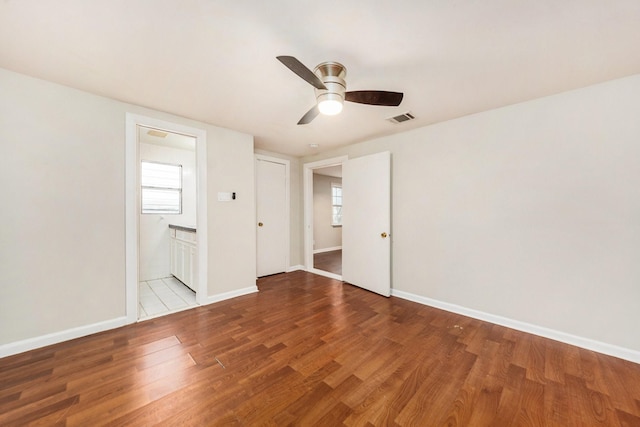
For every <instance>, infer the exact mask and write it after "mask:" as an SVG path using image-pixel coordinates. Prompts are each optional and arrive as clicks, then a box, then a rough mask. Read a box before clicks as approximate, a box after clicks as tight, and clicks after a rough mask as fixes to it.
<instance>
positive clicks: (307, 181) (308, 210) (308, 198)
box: [302, 156, 349, 280]
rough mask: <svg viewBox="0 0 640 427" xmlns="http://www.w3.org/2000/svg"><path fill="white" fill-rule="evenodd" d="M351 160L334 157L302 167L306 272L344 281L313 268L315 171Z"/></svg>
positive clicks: (334, 275)
mask: <svg viewBox="0 0 640 427" xmlns="http://www.w3.org/2000/svg"><path fill="white" fill-rule="evenodd" d="M347 160H349V156H339V157H332V158H330V159H324V160H318V161H316V162H311V163H305V164H304V165H303V167H302V181H303V198H304V268H305V270H306V271H309V272H311V273H315V274H318V275H321V276H326V277H330V278H332V279H337V280H342V276H341V275H339V274H335V273H330V272H328V271H323V270H317V269H316V268H314V267H313V170H314V169H322V168H326V167H329V166H342V164H343V163H344V162H346V161H347Z"/></svg>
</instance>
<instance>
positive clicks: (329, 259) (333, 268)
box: [313, 249, 342, 276]
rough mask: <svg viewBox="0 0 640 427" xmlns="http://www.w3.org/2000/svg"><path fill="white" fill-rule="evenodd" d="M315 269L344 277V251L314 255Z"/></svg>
mask: <svg viewBox="0 0 640 427" xmlns="http://www.w3.org/2000/svg"><path fill="white" fill-rule="evenodd" d="M313 268H317V269H318V270H322V271H328V272H329V273H334V274H338V275H340V276H342V249H339V250H337V251H329V252H320V253H317V254H314V255H313Z"/></svg>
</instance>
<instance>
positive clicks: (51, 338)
mask: <svg viewBox="0 0 640 427" xmlns="http://www.w3.org/2000/svg"><path fill="white" fill-rule="evenodd" d="M127 323H128V322H127V318H126V317H124V316H123V317H118V318H116V319H112V320H106V321H104V322H98V323H94V324H91V325H85V326H78V327H77V328H71V329H67V330H65V331H60V332H54V333H51V334H47V335H41V336H39V337H35V338H29V339H26V340H22V341H16V342H12V343H9V344H4V345H1V346H0V358H1V357H7V356H12V355H14V354H18V353H23V352H25V351H29V350H34V349H36V348H41V347H46V346H48V345H52V344H58V343H61V342H64V341H69V340H72V339H76V338H80V337H84V336H87V335H91V334H95V333H98V332H103V331H107V330H109V329H115V328H119V327H121V326H124V325H126V324H127Z"/></svg>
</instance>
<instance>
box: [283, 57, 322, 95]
mask: <svg viewBox="0 0 640 427" xmlns="http://www.w3.org/2000/svg"><path fill="white" fill-rule="evenodd" d="M276 58H277V59H278V61H280V62H282V63H283V64H284V66H285V67H287V68H288V69H290V70H291V71H293V72H294V73H296V74H297V75H298V76H300V77H301V78H302V79H303V80H304V81H306V82H307V83H309V84H310V85H311V86H313V87H315V88H316V89H323V90H327V87H326V86H325V85H324V83H322V80H320V78H318V76H316V75H315V74H314V73H313V71H311V70H310V69H308V68H307V67H306V66H305V65H304V64H303V63H302V62H300V61H298V60H297V59H296V58H294V57H293V56H278V57H276Z"/></svg>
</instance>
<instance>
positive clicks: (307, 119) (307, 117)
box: [298, 105, 320, 125]
mask: <svg viewBox="0 0 640 427" xmlns="http://www.w3.org/2000/svg"><path fill="white" fill-rule="evenodd" d="M318 114H320V110H319V109H318V106H317V105H314V106H313V107H312V108H311V109H310V110H309V111H307V114H305V115H304V116H302V118H301V119H300V120H299V121H298V124H299V125H306V124H307V123H311V120H313V119H315V118H316V116H317V115H318Z"/></svg>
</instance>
